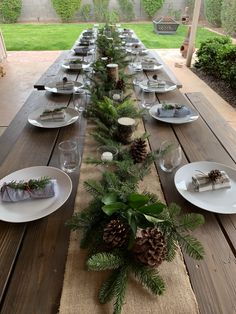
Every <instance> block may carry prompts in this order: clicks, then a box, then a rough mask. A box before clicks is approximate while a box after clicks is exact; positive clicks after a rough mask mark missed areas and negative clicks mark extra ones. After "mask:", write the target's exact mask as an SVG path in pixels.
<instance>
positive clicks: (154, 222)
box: [144, 215, 164, 224]
mask: <svg viewBox="0 0 236 314" xmlns="http://www.w3.org/2000/svg"><path fill="white" fill-rule="evenodd" d="M144 217H145V218H146V219H147V221H149V222H152V223H153V224H158V223H160V222H163V221H164V220H163V219H158V218H156V217H153V216H149V215H144Z"/></svg>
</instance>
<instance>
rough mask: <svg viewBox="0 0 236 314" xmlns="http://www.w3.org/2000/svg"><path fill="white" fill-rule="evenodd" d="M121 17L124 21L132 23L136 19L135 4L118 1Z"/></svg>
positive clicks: (127, 1) (127, 0)
mask: <svg viewBox="0 0 236 314" xmlns="http://www.w3.org/2000/svg"><path fill="white" fill-rule="evenodd" d="M118 3H119V8H120V16H121V17H122V20H124V21H132V20H133V19H134V17H135V14H134V6H133V2H132V1H130V0H118Z"/></svg>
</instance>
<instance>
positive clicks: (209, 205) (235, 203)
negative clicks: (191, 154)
mask: <svg viewBox="0 0 236 314" xmlns="http://www.w3.org/2000/svg"><path fill="white" fill-rule="evenodd" d="M214 169H218V170H223V171H225V172H226V173H227V175H228V176H229V178H230V183H231V188H229V189H220V190H215V191H206V192H195V191H194V190H193V188H192V184H191V183H192V176H193V175H195V174H196V171H202V172H204V173H208V172H210V171H211V170H214ZM174 182H175V186H176V189H177V190H178V192H179V193H180V194H181V195H182V196H183V197H184V198H185V199H186V200H187V201H189V202H190V203H192V204H194V205H196V206H198V207H200V208H202V209H205V210H207V211H210V212H214V213H219V214H235V213H236V169H234V168H231V167H228V166H226V165H223V164H219V163H216V162H209V161H198V162H193V163H190V164H187V165H184V166H183V167H181V168H180V169H179V170H178V171H177V172H176V174H175V178H174Z"/></svg>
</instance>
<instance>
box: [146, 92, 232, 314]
mask: <svg viewBox="0 0 236 314" xmlns="http://www.w3.org/2000/svg"><path fill="white" fill-rule="evenodd" d="M158 98H159V101H163V100H164V99H165V100H166V101H170V102H171V101H172V100H173V99H175V101H176V102H177V101H178V102H179V101H181V102H180V103H185V104H188V105H190V104H189V103H188V102H186V99H185V98H184V97H183V96H182V95H181V94H180V93H177V91H175V92H171V93H168V94H163V95H158ZM190 106H191V105H190ZM145 126H146V130H147V132H148V133H150V134H151V137H150V144H151V147H152V150H155V149H158V147H159V145H160V143H161V142H162V141H163V140H167V139H169V140H172V141H173V140H175V141H179V142H180V143H181V146H182V149H183V151H184V158H183V164H186V163H188V162H189V161H190V162H192V161H196V160H214V159H215V158H216V161H219V162H220V161H222V160H224V161H225V162H226V163H227V164H229V165H232V164H233V163H234V161H233V160H232V159H231V158H230V156H229V154H228V153H227V152H226V151H225V150H224V148H223V147H222V146H221V145H220V143H219V141H218V139H217V138H216V137H215V135H214V134H212V132H211V130H210V129H209V127H208V125H207V124H206V122H205V121H204V120H203V119H202V118H201V117H200V118H199V119H198V120H197V121H195V122H194V123H190V124H185V125H172V126H171V125H169V124H165V123H161V122H159V121H158V122H157V121H156V120H154V119H153V118H151V117H150V118H146V122H145ZM157 168H158V172H159V176H160V180H161V183H162V187H163V191H164V195H165V198H166V201H167V203H168V204H170V203H171V202H175V203H177V204H180V206H181V207H182V208H183V209H184V210H185V211H186V212H194V211H195V212H196V211H197V212H200V213H202V214H203V215H204V217H205V219H206V223H205V224H204V225H203V226H202V227H201V228H199V229H198V230H197V231H195V232H194V235H195V236H196V237H197V238H198V239H199V240H200V241H201V242H202V243H203V245H204V248H205V252H206V256H205V258H204V260H203V261H200V262H196V261H194V260H192V259H190V258H189V257H188V256H187V255H184V256H185V262H186V265H187V268H188V272H189V275H190V280H191V283H192V286H193V289H194V291H195V293H196V298H197V301H198V304H199V308H200V312H201V313H202V314H205V313H214V314H215V313H216V314H221V313H235V312H236V303H235V296H236V293H235V292H236V259H235V255H234V252H233V251H232V248H231V245H230V243H229V242H228V236H225V234H226V233H227V230H226V228H225V229H223V228H222V226H221V224H219V223H218V218H217V217H216V216H215V215H214V214H211V213H208V212H206V211H202V210H200V209H198V208H196V207H195V206H193V205H191V204H190V203H188V202H187V201H185V200H184V199H183V198H182V197H181V196H180V195H179V194H178V192H177V190H176V188H175V186H174V181H173V180H174V173H171V174H167V173H164V172H163V171H161V170H160V169H159V167H157ZM231 231H232V225H231Z"/></svg>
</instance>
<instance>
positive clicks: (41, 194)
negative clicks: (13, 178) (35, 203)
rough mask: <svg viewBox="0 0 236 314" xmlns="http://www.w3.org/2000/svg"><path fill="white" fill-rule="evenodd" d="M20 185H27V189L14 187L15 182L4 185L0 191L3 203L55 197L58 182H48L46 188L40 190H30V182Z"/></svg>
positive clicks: (21, 182)
mask: <svg viewBox="0 0 236 314" xmlns="http://www.w3.org/2000/svg"><path fill="white" fill-rule="evenodd" d="M34 181H39V180H34ZM31 182H32V181H31ZM19 183H20V184H22V185H25V187H22V188H15V187H13V184H15V182H13V183H4V184H3V186H2V187H1V190H0V196H1V199H2V202H19V201H24V200H28V199H41V198H42V199H43V198H49V197H53V196H54V195H55V186H56V180H51V179H50V180H47V183H46V184H45V185H44V187H40V188H39V187H38V188H30V184H31V183H30V181H28V182H23V181H20V182H19ZM19 183H18V185H19Z"/></svg>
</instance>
